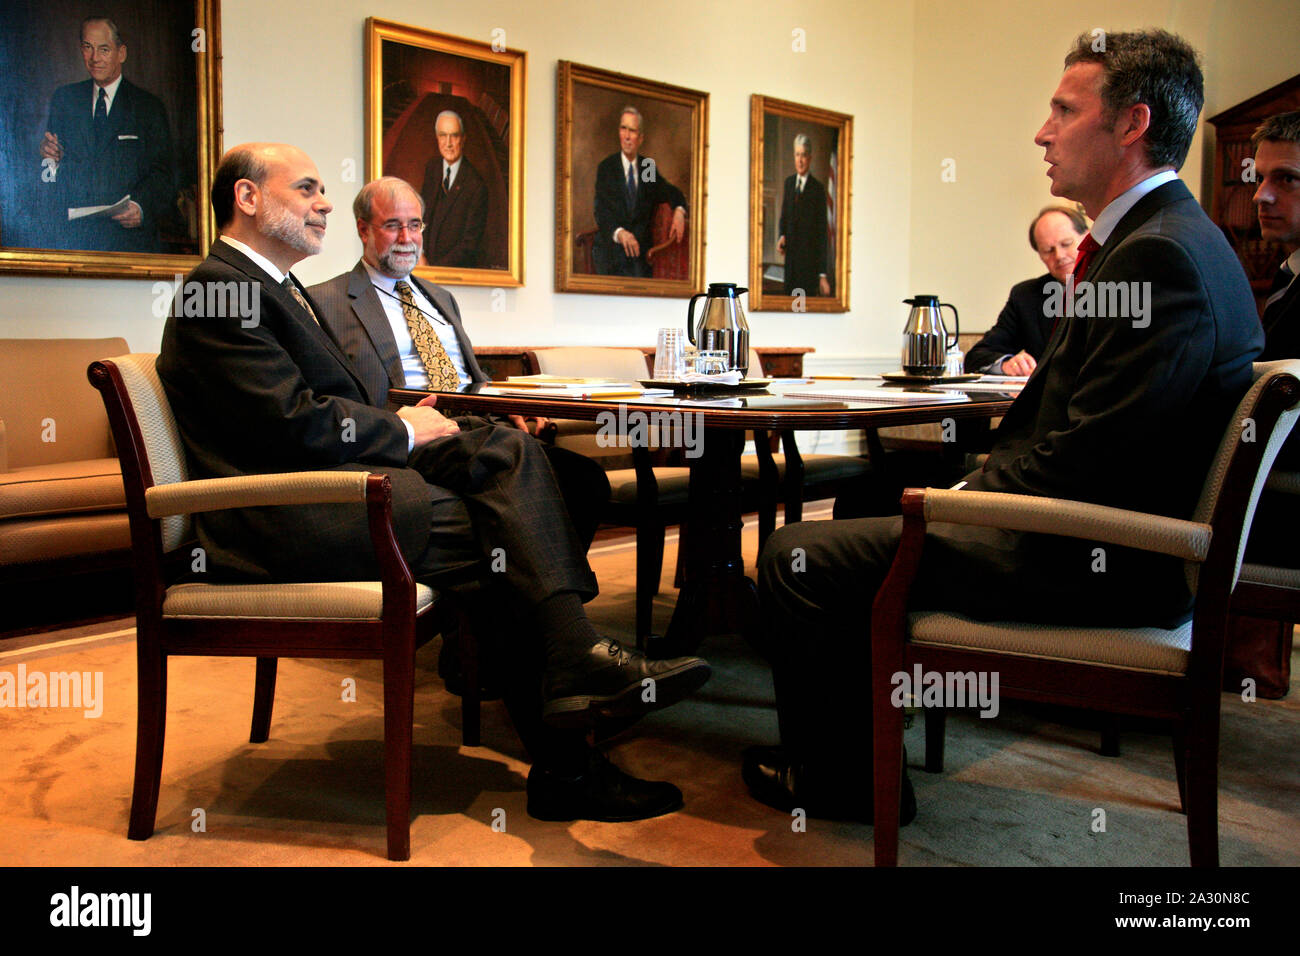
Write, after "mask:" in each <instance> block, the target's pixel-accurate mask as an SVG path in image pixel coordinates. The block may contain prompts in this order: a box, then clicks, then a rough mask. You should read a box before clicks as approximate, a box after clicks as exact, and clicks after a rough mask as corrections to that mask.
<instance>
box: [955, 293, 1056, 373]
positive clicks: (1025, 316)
mask: <svg viewBox="0 0 1300 956" xmlns="http://www.w3.org/2000/svg"><path fill="white" fill-rule="evenodd" d="M1053 281H1055V280H1053V279H1052V274H1051V273H1050V272H1048V273H1044V274H1043V275H1041V276H1039V277H1038V278H1037V279H1026V280H1025V281H1024V282H1017V283H1016V284H1015V285H1013V286H1012V287H1011V295H1010V297H1009V298H1008V299H1007V304H1006V305H1004V306H1003V307H1002V312H1001V314H999V315H998V321H997V323H996V324H995V325H994V326H993V328H991V329H989V330H988V331H987V332H985V333H984V337H983V338H981V339H980V340H979V341H978V342H976V343H975V344H974V345H972V346H971V349H970V351H969V352H967V353H966V371H968V372H982V371H984V369H986V368H988V367H989V366H990V365H992V364H993V363H994V362H996V361H997V360H998V359H1000V358H1002V357H1003V356H1004V355H1015V354H1016V353H1017V352H1019V351H1020V350H1021V349H1024V350H1025V351H1026V352H1028V353H1029V354H1030V355H1032V356H1033V357H1034V360H1035V361H1037V360H1038V359H1040V358H1042V357H1043V349H1045V348H1046V347H1047V339H1048V336H1050V335H1051V334H1052V325H1053V324H1054V323H1055V322H1056V319H1055V318H1054V317H1053V316H1050V315H1046V314H1045V313H1044V309H1043V302H1044V300H1045V299H1046V298H1047V295H1046V293H1045V292H1044V291H1043V288H1044V286H1046V285H1047V283H1049V282H1053Z"/></svg>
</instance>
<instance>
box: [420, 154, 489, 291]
mask: <svg viewBox="0 0 1300 956" xmlns="http://www.w3.org/2000/svg"><path fill="white" fill-rule="evenodd" d="M421 195H422V196H423V198H424V220H425V222H426V223H427V225H426V226H425V227H424V258H425V261H427V262H428V263H429V265H431V266H457V267H461V268H468V269H477V268H479V267H480V266H482V264H483V229H484V227H485V226H486V225H487V215H488V191H487V184H486V183H484V182H483V177H482V176H480V175H479V171H478V170H477V169H475V168H474V167H473V166H471V165H470V162H469V160H468V159H465V158H463V157H462V158H461V161H460V171H459V172H458V173H456V178H455V180H453V181H452V184H451V192H450V193H445V194H444V193H443V191H442V157H441V156H434V157H433V159H431V160H429V165H428V166H426V167H425V168H424V190H423V192H422V193H421Z"/></svg>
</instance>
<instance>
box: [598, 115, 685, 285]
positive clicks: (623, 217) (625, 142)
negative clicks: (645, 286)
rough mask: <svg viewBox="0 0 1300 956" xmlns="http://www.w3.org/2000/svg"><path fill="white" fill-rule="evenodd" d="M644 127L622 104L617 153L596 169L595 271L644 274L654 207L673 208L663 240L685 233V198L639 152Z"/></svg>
mask: <svg viewBox="0 0 1300 956" xmlns="http://www.w3.org/2000/svg"><path fill="white" fill-rule="evenodd" d="M644 138H645V129H644V126H643V118H642V116H641V112H640V110H638V109H637V108H636V107H634V106H625V107H624V108H623V111H622V113H621V115H620V116H619V120H618V141H619V151H618V152H616V153H613V154H611V155H609V156H607V157H605V159H603V160H602V161H601V163H600V166H599V167H597V169H596V237H595V242H594V244H593V245H592V250H591V252H592V261H593V263H594V265H595V267H596V272H597V273H598V274H599V275H607V276H634V277H637V278H650V277H651V276H652V275H653V272H652V270H651V267H650V263H649V261H647V259H646V253H647V252H648V251H649V250H650V247H651V245H652V243H651V241H650V239H651V235H650V234H651V226H652V223H653V217H654V210H655V207H656V206H657V205H659V204H660V203H668V205H669V206H671V207H672V210H673V220H672V226H671V227H670V229H669V238H670V239H672V241H673V242H680V241H681V240H682V239H683V237H685V235H686V212H687V209H686V197H685V196H684V195H683V194H682V191H681V190H680V189H678V188H677V187H676V186H674V185H673V184H672V183H670V182H668V180H666V179H664V177H663V176H662V175H660V174H659V166H658V164H657V163H656V162H655V161H654V160H653V159H652V158H650V157H649V156H645V155H643V154H642V153H641V151H640V150H641V142H642V140H643V139H644Z"/></svg>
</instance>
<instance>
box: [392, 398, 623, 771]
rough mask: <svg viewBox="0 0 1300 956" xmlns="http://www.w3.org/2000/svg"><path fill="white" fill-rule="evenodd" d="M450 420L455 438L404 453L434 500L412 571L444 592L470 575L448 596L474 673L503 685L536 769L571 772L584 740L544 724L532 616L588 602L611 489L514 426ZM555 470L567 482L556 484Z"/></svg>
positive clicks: (586, 462) (541, 658)
mask: <svg viewBox="0 0 1300 956" xmlns="http://www.w3.org/2000/svg"><path fill="white" fill-rule="evenodd" d="M456 422H457V424H458V425H460V428H461V431H460V433H459V434H457V435H454V436H450V437H448V438H446V439H441V440H439V441H434V442H430V443H429V444H428V445H426V446H424V447H423V448H420V449H417V450H416V452H415V453H414V454H413V455H412V456H411V467H412V468H414V469H415V470H416V471H418V472H420V474H422V475H424V476H425V479H426V480H427V481H428V482H429V494H430V498H431V500H432V503H433V519H432V526H431V531H430V536H429V546H428V548H427V549H426V551H425V553H424V555H423V556H422V557H421V558H420V560H419V561H418V562H417V563H416V565H415V567H414V568H413V571H414V573H415V576H416V577H417V578H419V579H422V580H425V581H427V582H428V583H430V584H432V585H434V586H440V585H441V584H442V583H443V582H444V581H447V580H452V581H455V580H457V579H458V578H461V577H463V575H464V573H465V571H466V570H467V569H470V568H473V567H474V566H475V565H477V566H478V569H479V573H478V574H477V580H476V581H474V582H473V583H472V585H470V586H463V585H460V584H452V585H451V586H450V588H451V590H453V591H455V592H457V593H458V594H459V595H460V599H461V600H462V601H464V602H465V603H466V606H467V611H468V613H469V616H470V619H471V621H472V622H473V624H474V629H475V635H476V638H477V639H478V643H479V649H480V666H481V668H482V673H484V674H485V675H488V674H491V675H495V676H496V677H497V678H498V679H499V681H500V685H501V686H502V688H503V696H504V698H505V701H506V706H507V708H508V710H509V712H510V717H511V720H512V722H513V723H514V725H515V729H516V731H517V732H518V733H519V737H520V740H521V741H522V742H523V744H524V747H525V749H526V750H527V751H528V753H529V756H530V757H531V758H532V759H533V760H534V762H537V763H542V764H546V765H548V766H558V767H573V766H576V765H578V764H581V763H582V762H583V759H584V755H585V752H586V743H585V738H584V734H583V733H582V732H575V731H556V730H554V729H552V728H550V727H547V726H546V725H545V724H544V723H543V722H542V719H541V675H542V669H543V666H544V664H545V655H544V647H543V638H544V635H542V634H541V633H540V631H539V630H538V629H537V627H536V624H535V621H534V620H533V615H532V614H531V613H530V612H531V611H532V609H534V608H535V607H536V606H537V604H539V603H540V602H541V601H544V600H546V599H547V598H549V597H552V596H553V595H555V594H559V593H561V592H566V591H571V592H574V593H576V594H578V595H579V597H581V599H582V600H584V601H587V600H590V599H591V598H592V597H594V596H595V595H596V591H597V586H596V578H595V575H594V574H592V572H591V568H590V566H589V565H588V564H587V559H586V550H587V547H588V546H589V545H590V543H591V538H592V536H593V535H594V534H595V529H596V524H597V522H598V521H599V513H600V509H601V508H603V506H604V503H605V500H606V499H608V497H609V482H608V481H607V480H606V479H605V476H604V472H603V471H602V470H601V469H600V466H599V465H597V464H596V463H595V462H593V461H591V460H590V459H587V458H583V457H582V456H580V455H574V454H571V453H569V452H566V451H564V450H563V449H548V448H547V446H544V445H543V444H541V443H540V442H538V441H537V440H536V439H535V438H533V437H532V436H530V435H528V434H526V433H524V432H522V431H520V430H519V429H516V428H511V427H508V426H504V425H496V424H493V423H491V422H488V421H486V420H485V419H482V418H478V417H474V416H468V417H462V418H457V419H456ZM553 463H555V464H556V465H557V469H553V467H552V465H553ZM557 470H558V471H559V473H560V474H561V475H562V476H563V477H562V478H561V479H560V481H558V482H557ZM566 502H572V505H571V507H573V508H574V510H575V511H577V512H578V514H579V518H580V520H581V521H582V523H583V530H582V532H578V531H576V530H575V529H574V525H573V522H572V521H571V520H570V517H569V512H568V509H567V508H566ZM444 639H445V635H444ZM450 666H454V665H450Z"/></svg>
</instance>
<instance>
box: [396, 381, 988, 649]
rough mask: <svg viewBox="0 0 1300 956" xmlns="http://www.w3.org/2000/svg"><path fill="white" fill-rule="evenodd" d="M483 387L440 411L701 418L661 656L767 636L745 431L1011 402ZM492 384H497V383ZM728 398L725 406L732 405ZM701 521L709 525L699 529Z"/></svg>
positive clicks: (845, 423)
mask: <svg viewBox="0 0 1300 956" xmlns="http://www.w3.org/2000/svg"><path fill="white" fill-rule="evenodd" d="M825 384H826V385H827V386H829V387H831V388H835V389H837V390H838V388H840V387H845V386H853V385H857V386H859V387H861V386H869V385H872V384H875V383H870V382H859V383H851V382H828V383H825ZM483 388H485V386H483V385H467V386H463V387H462V388H461V390H460V391H458V392H439V393H437V394H438V404H437V407H438V410H439V411H441V412H443V413H444V414H447V415H457V414H466V413H470V414H495V415H523V416H538V417H545V418H557V419H564V418H567V419H579V420H585V421H596V420H597V419H600V420H602V421H605V420H608V419H606V418H603V417H602V416H608V415H609V414H610V413H613V415H614V416H616V417H615V418H614V419H613V420H614V421H618V420H619V419H618V418H617V416H618V415H619V407H620V405H621V406H624V409H625V410H624V412H623V415H624V416H625V417H624V418H623V419H622V420H623V421H627V418H626V416H627V415H628V414H629V412H631V411H632V410H634V409H639V410H641V411H643V412H644V413H647V414H648V413H650V412H654V411H659V412H665V411H681V412H683V413H686V412H689V413H692V414H695V415H698V416H700V417H699V418H698V419H696V421H697V422H698V421H702V423H703V426H704V433H703V438H702V440H701V441H700V443H699V448H698V451H699V452H700V453H699V454H698V457H695V458H687V463H688V464H689V466H690V488H689V501H688V506H687V514H688V518H687V521H688V524H689V527H690V528H691V534H689V535H688V536H686V548H687V553H686V557H685V561H684V563H683V583H682V588H681V591H680V593H679V594H678V597H677V607H676V609H675V610H674V611H673V616H672V620H671V622H670V623H669V625H668V631H667V633H666V634H665V635H664V637H663V638H659V639H656V640H655V641H654V643H653V644H651V645H649V647H648V650H649V652H650V653H652V654H654V655H655V656H672V655H675V654H680V653H686V652H691V651H694V650H695V649H696V648H697V647H698V646H699V644H700V642H701V641H702V640H703V639H704V637H705V636H706V635H708V634H718V633H729V632H737V633H740V634H742V635H743V636H744V637H745V638H746V639H747V640H751V641H755V640H757V639H758V637H759V634H760V618H759V614H758V596H757V591H756V589H755V586H754V583H753V581H751V580H750V579H749V578H747V577H746V576H745V564H744V559H743V558H742V557H741V547H740V537H741V530H742V527H743V517H742V511H741V469H740V459H741V453H742V452H743V450H744V446H745V432H746V431H748V430H751V429H757V430H770V431H773V432H781V431H786V430H795V431H799V430H810V429H811V430H834V429H859V428H862V429H866V428H877V427H884V426H889V425H917V424H924V423H927V422H938V421H942V420H943V419H948V418H951V419H954V420H960V419H989V418H994V417H997V416H999V415H1002V414H1004V413H1005V412H1006V410H1007V409H1008V408H1010V407H1011V402H1012V398H1013V396H1011V395H1009V394H1005V393H997V392H982V393H971V396H970V397H969V398H968V399H967V400H964V401H959V402H955V401H946V402H937V403H934V404H929V403H926V404H906V405H901V404H889V405H885V404H881V403H870V402H846V401H837V400H827V399H810V398H798V397H795V396H793V395H782V394H772V393H769V392H767V391H749V390H746V391H728V392H726V393H723V394H720V393H719V392H718V391H715V390H711V391H709V392H708V393H703V394H700V395H699V396H698V397H678V396H671V397H669V396H643V397H620V398H606V399H600V400H596V399H572V398H556V397H551V396H545V397H543V396H532V395H498V394H483V393H482V389H483ZM489 391H490V390H489ZM428 394H429V393H428V392H425V391H416V390H410V389H394V390H392V391H391V392H390V393H389V398H390V400H391V401H394V402H397V403H398V404H401V405H414V404H416V403H418V402H419V401H420V400H421V399H423V398H424V397H425V396H426V395H428ZM724 402H725V404H724ZM697 529H700V530H702V533H697Z"/></svg>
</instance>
